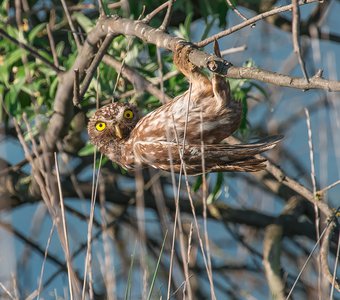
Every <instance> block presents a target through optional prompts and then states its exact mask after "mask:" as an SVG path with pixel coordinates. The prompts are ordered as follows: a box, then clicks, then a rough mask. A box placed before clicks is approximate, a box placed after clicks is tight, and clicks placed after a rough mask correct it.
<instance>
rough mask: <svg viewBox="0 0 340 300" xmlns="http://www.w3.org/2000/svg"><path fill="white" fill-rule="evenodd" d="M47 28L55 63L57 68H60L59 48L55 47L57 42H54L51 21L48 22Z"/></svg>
mask: <svg viewBox="0 0 340 300" xmlns="http://www.w3.org/2000/svg"><path fill="white" fill-rule="evenodd" d="M46 30H47V36H48V40H49V42H50V47H51V52H52V57H53V62H54V65H55V66H56V67H57V68H59V62H58V55H57V50H56V48H55V42H54V38H53V34H52V31H51V27H50V24H49V23H47V24H46Z"/></svg>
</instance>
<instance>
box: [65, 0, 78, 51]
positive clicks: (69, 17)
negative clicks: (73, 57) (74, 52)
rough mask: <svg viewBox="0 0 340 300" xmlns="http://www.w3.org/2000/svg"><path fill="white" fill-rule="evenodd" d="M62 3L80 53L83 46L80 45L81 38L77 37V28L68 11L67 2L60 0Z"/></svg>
mask: <svg viewBox="0 0 340 300" xmlns="http://www.w3.org/2000/svg"><path fill="white" fill-rule="evenodd" d="M60 1H61V4H62V5H63V8H64V12H65V15H66V18H67V22H68V24H69V26H70V28H71V31H72V35H73V38H74V41H75V42H76V45H77V49H78V51H79V50H80V48H81V44H80V41H79V37H78V35H77V30H76V28H75V27H74V25H73V21H72V18H71V15H70V12H69V11H68V7H67V4H66V2H65V0H60Z"/></svg>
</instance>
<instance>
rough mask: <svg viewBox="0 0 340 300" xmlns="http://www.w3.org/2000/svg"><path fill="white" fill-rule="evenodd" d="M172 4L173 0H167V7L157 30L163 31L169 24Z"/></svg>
mask: <svg viewBox="0 0 340 300" xmlns="http://www.w3.org/2000/svg"><path fill="white" fill-rule="evenodd" d="M173 4H174V0H169V1H168V9H167V11H166V14H165V17H164V19H163V22H162V25H161V26H160V27H159V30H161V31H165V30H166V29H167V28H168V26H169V23H170V19H171V13H172V6H173Z"/></svg>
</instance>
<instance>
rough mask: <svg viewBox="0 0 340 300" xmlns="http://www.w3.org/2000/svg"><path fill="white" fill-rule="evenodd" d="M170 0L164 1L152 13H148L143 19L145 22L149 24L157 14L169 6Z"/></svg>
mask: <svg viewBox="0 0 340 300" xmlns="http://www.w3.org/2000/svg"><path fill="white" fill-rule="evenodd" d="M169 3H170V0H169V1H167V2H165V3H163V4H162V5H160V6H158V7H157V8H156V9H155V10H153V11H152V12H151V13H149V14H147V15H146V16H145V17H144V19H142V20H141V21H142V22H144V23H145V24H148V23H149V22H150V21H151V20H152V19H153V18H154V17H155V16H156V15H157V14H159V13H160V12H161V11H162V10H163V9H165V8H166V7H168V6H169Z"/></svg>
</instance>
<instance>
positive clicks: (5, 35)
mask: <svg viewBox="0 0 340 300" xmlns="http://www.w3.org/2000/svg"><path fill="white" fill-rule="evenodd" d="M0 36H2V37H3V38H6V39H8V40H9V41H11V42H12V43H13V44H15V45H17V46H19V47H20V48H22V49H24V50H26V51H27V52H28V53H29V54H30V55H32V56H34V57H35V58H37V59H39V60H41V61H42V62H43V63H44V64H45V65H46V66H48V67H50V68H51V69H52V70H54V71H55V72H56V73H61V72H63V70H61V69H60V68H58V67H57V66H55V65H54V64H53V63H51V62H50V61H49V60H47V59H46V58H45V57H44V56H42V55H40V54H39V52H38V50H36V49H34V48H33V47H32V46H28V45H26V44H24V43H22V42H19V41H18V40H17V39H15V38H14V37H12V36H10V35H9V34H8V33H7V32H6V31H5V30H3V29H2V28H0Z"/></svg>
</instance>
